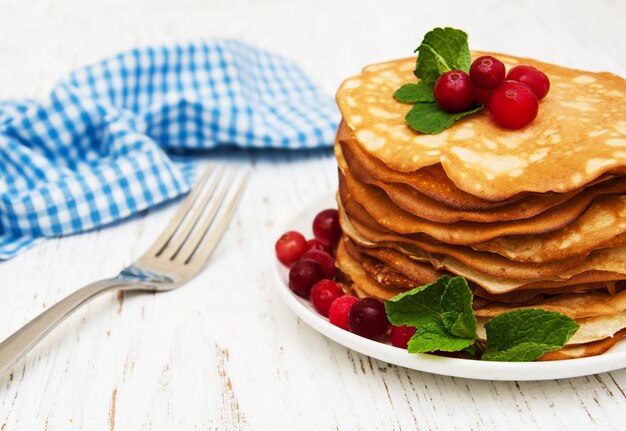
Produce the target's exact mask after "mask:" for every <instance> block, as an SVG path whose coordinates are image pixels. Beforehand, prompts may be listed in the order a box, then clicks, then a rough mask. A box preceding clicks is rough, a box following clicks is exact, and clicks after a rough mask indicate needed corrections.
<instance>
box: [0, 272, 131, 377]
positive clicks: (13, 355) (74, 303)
mask: <svg viewBox="0 0 626 431" xmlns="http://www.w3.org/2000/svg"><path fill="white" fill-rule="evenodd" d="M129 284H130V283H129V282H128V281H124V280H120V279H116V278H112V279H107V280H100V281H96V282H94V283H91V284H88V285H87V286H85V287H83V288H81V289H79V290H77V291H76V292H74V293H72V294H71V295H69V296H67V297H65V298H64V299H62V300H61V301H59V302H57V303H56V304H54V305H53V306H52V307H50V308H48V309H47V310H46V311H44V312H43V313H41V314H40V315H39V316H37V317H35V318H34V319H33V320H31V321H30V322H28V323H27V324H26V325H24V326H23V327H22V328H20V329H19V330H17V331H16V332H15V333H14V334H13V335H11V336H10V337H9V338H7V339H6V340H4V341H3V342H2V343H0V376H1V375H3V374H4V373H5V372H6V371H8V370H9V369H11V368H12V367H13V365H15V363H16V362H17V361H19V360H20V358H21V357H22V356H24V355H25V354H26V353H28V352H29V351H30V350H31V349H32V348H33V347H34V346H35V345H36V344H37V343H38V342H39V341H41V339H42V338H43V337H44V336H45V335H46V334H48V333H49V332H50V331H52V330H53V329H54V328H55V327H56V326H57V325H58V324H59V323H61V322H62V321H63V320H65V318H66V317H67V316H69V315H70V314H72V313H73V312H74V311H75V310H77V309H78V308H79V307H80V306H81V305H83V304H86V303H87V302H89V301H90V300H92V299H93V298H95V297H96V296H98V295H100V294H102V293H104V292H108V291H111V290H118V289H124V288H127V287H128V286H129Z"/></svg>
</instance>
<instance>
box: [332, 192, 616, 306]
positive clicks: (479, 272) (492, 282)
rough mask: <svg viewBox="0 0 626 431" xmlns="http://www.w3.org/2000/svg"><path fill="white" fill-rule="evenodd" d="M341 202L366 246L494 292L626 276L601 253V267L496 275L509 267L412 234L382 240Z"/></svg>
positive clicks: (347, 227)
mask: <svg viewBox="0 0 626 431" xmlns="http://www.w3.org/2000/svg"><path fill="white" fill-rule="evenodd" d="M339 206H340V212H339V215H340V217H339V220H340V223H341V227H342V229H343V231H344V233H345V234H346V235H347V236H349V237H350V239H351V240H353V241H354V242H355V243H356V244H358V245H359V246H362V247H365V248H380V247H387V248H390V249H393V250H396V251H398V252H400V253H403V254H405V255H407V256H409V257H410V258H412V259H415V260H418V261H422V262H426V261H427V262H430V263H431V265H432V266H433V267H434V268H435V269H438V270H446V271H449V272H450V273H452V274H456V275H460V276H462V277H464V278H466V279H468V280H470V281H473V282H474V283H476V284H478V285H479V286H481V287H482V288H484V289H485V290H486V291H487V292H489V293H491V294H502V293H507V292H512V291H514V290H518V289H540V290H542V291H549V290H550V289H557V288H562V287H564V286H574V285H583V284H593V283H611V282H612V281H620V280H625V279H626V275H625V274H624V271H625V266H624V265H623V262H621V261H620V260H619V256H617V257H614V258H612V259H609V260H610V262H609V263H608V265H609V266H610V267H611V268H616V269H618V270H619V271H621V272H613V271H609V270H606V269H604V268H606V267H604V264H605V263H606V262H604V260H605V258H606V256H599V257H598V258H597V259H596V261H597V262H595V263H597V265H598V267H599V268H600V269H587V268H583V269H580V268H577V269H578V271H576V270H574V271H572V272H571V273H570V274H567V273H559V274H558V275H557V276H555V277H551V278H550V277H542V278H532V277H531V278H528V279H514V278H506V277H503V276H501V275H492V274H490V272H498V271H502V270H506V269H507V268H495V269H494V268H493V267H491V266H488V265H485V264H482V265H481V263H480V261H479V263H476V262H473V263H474V265H476V266H478V268H480V269H477V268H474V267H472V266H469V265H467V264H466V263H464V262H461V261H459V260H458V259H456V258H454V257H451V256H447V255H442V254H435V253H429V252H427V251H424V250H422V249H421V248H420V247H419V246H417V245H415V244H416V243H418V241H416V240H412V239H410V238H401V241H395V238H396V237H393V236H391V237H389V238H388V239H389V241H381V239H383V238H385V237H381V236H377V235H378V234H377V233H373V234H372V233H371V231H370V230H368V228H367V227H365V226H363V225H359V223H358V222H356V221H351V220H349V219H348V217H347V216H346V213H345V211H343V208H342V206H341V201H339ZM355 226H359V228H358V229H357V228H356V227H355ZM363 232H366V234H367V233H369V234H370V237H375V240H371V239H370V238H368V237H365V236H364V235H363ZM410 242H413V244H411V243H410ZM420 244H421V243H420ZM440 246H441V247H445V244H442V245H440ZM600 251H601V250H600ZM607 267H608V266H607ZM484 271H487V272H484ZM579 271H580V272H579Z"/></svg>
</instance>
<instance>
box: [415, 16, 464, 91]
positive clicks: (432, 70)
mask: <svg viewBox="0 0 626 431" xmlns="http://www.w3.org/2000/svg"><path fill="white" fill-rule="evenodd" d="M415 51H416V52H419V55H418V57H417V63H416V64H415V71H414V73H415V76H417V77H418V78H419V79H420V80H421V81H423V82H424V84H425V85H426V86H428V87H431V88H432V87H434V86H435V82H437V79H438V78H439V77H440V76H441V75H442V74H443V73H445V72H447V71H449V70H456V69H460V70H464V71H465V72H469V68H470V65H471V63H472V59H471V56H470V51H469V45H468V42H467V33H465V32H464V31H462V30H457V29H454V28H451V27H446V28H435V29H433V30H431V31H429V32H428V33H426V35H425V36H424V39H423V40H422V43H421V44H420V46H418V47H417V49H416V50H415Z"/></svg>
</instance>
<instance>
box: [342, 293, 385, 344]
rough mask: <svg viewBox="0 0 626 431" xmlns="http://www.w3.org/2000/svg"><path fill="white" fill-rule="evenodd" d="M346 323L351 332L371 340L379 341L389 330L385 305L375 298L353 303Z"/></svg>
mask: <svg viewBox="0 0 626 431" xmlns="http://www.w3.org/2000/svg"><path fill="white" fill-rule="evenodd" d="M348 322H349V324H350V330H351V331H352V332H354V333H355V334H357V335H360V336H361V337H365V338H369V339H371V340H379V339H380V338H382V337H383V335H385V334H386V333H387V329H389V319H388V318H387V311H386V310H385V305H384V304H383V303H382V302H381V301H379V300H378V299H376V298H362V299H359V300H358V301H357V302H355V303H354V305H353V306H352V308H351V309H350V314H349V315H348Z"/></svg>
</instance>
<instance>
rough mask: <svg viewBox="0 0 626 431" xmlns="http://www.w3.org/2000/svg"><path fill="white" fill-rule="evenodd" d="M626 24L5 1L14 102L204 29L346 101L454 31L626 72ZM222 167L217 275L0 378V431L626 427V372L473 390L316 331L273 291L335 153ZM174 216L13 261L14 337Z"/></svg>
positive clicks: (618, 10)
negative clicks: (274, 57) (284, 233)
mask: <svg viewBox="0 0 626 431" xmlns="http://www.w3.org/2000/svg"><path fill="white" fill-rule="evenodd" d="M175 3H176V4H175ZM384 3H390V4H384ZM625 20H626V3H624V2H621V1H619V0H615V1H609V0H605V1H597V2H591V1H586V0H582V1H572V0H562V1H553V2H550V1H545V0H539V1H525V2H517V3H515V6H509V5H508V4H507V3H505V2H501V1H497V0H494V1H473V2H458V3H453V2H451V1H437V2H426V1H420V2H417V1H410V0H407V1H394V2H375V1H370V0H361V1H344V2H335V1H332V0H317V1H289V0H266V1H253V0H213V1H204V2H203V1H200V0H198V1H196V0H182V1H179V2H168V1H165V0H151V1H149V0H142V1H134V2H125V1H122V0H115V1H111V0H109V1H105V0H100V1H90V2H72V1H70V0H66V1H61V0H58V1H55V0H44V1H35V0H33V1H30V2H22V1H18V0H15V1H7V0H2V1H0V98H21V97H41V96H42V95H44V94H45V93H46V92H47V91H48V90H49V89H50V87H51V86H52V85H53V83H54V82H55V81H56V80H57V79H59V78H60V77H61V76H62V75H63V74H65V73H66V72H68V71H69V70H71V69H72V68H74V67H77V66H80V65H83V64H86V63H88V62H93V61H96V60H98V59H100V58H102V57H104V56H107V55H111V54H114V53H116V52H117V51H119V50H122V49H126V48H130V47H134V46H136V45H142V44H149V43H158V42H163V41H170V40H180V39H189V38H197V37H204V36H229V37H237V38H241V39H244V40H247V41H249V42H253V43H256V44H258V45H259V46H262V47H265V48H268V49H271V50H274V51H277V52H280V53H283V54H286V55H288V56H290V57H292V58H294V59H295V60H297V61H298V62H299V63H300V64H301V65H302V66H303V67H304V68H305V69H306V70H307V71H308V72H309V74H310V75H311V76H312V77H313V78H314V79H315V80H316V81H317V82H318V83H319V84H320V85H321V86H322V87H323V88H324V89H325V90H326V91H328V92H329V93H332V92H334V91H335V89H336V88H337V86H338V85H339V83H340V82H341V80H342V79H343V78H344V77H347V76H349V75H350V74H354V73H356V72H357V71H358V70H359V69H360V68H361V67H362V66H363V65H365V64H367V63H371V62H376V61H380V60H384V59H391V58H394V57H400V56H407V55H411V53H412V51H413V49H414V48H415V46H417V44H418V43H419V41H420V40H421V37H422V35H423V34H424V33H425V32H426V31H427V30H429V29H430V28H432V27H435V26H441V25H450V26H454V27H458V28H463V29H465V30H466V31H467V32H468V33H469V35H470V46H471V47H473V48H475V49H483V50H491V51H500V52H508V53H511V54H516V55H522V56H524V55H526V56H532V57H536V58H538V59H541V60H545V61H550V62H556V63H560V64H563V65H567V66H572V67H578V68H583V69H591V70H610V71H613V72H615V73H618V74H620V75H622V76H626V49H625V48H624V45H623V41H624V38H625V36H626V33H625V30H624V22H625ZM207 157H208V158H211V159H220V160H223V161H225V162H227V163H232V164H237V165H244V166H248V167H249V168H250V169H251V170H252V181H251V184H250V187H249V188H248V190H247V192H246V194H245V196H244V198H243V201H242V202H241V205H240V208H239V211H238V213H237V215H236V218H235V219H234V220H233V223H232V224H231V226H230V228H229V230H228V231H227V233H226V236H225V238H224V240H223V241H222V243H221V244H220V246H219V248H218V249H217V251H216V253H215V255H214V257H213V259H212V263H211V265H210V266H209V268H208V269H207V270H206V271H205V272H204V273H203V274H202V275H201V276H200V277H198V278H197V279H196V280H194V281H193V282H191V283H189V284H188V285H187V286H185V287H184V288H181V289H179V290H176V291H173V292H170V293H164V294H159V295H150V294H142V295H139V294H136V295H130V294H128V295H126V296H125V297H124V296H105V297H102V298H99V299H97V300H95V301H94V302H93V303H91V304H89V305H88V306H87V307H85V308H84V309H81V310H80V311H79V312H78V313H76V314H75V315H74V316H73V317H71V318H70V319H68V320H67V321H66V322H65V323H64V324H63V325H62V326H61V327H59V328H58V329H57V330H55V331H54V332H53V333H52V334H51V335H50V336H48V337H47V338H46V339H45V340H44V341H43V342H42V343H41V344H40V345H39V346H38V347H37V348H35V350H33V351H32V352H31V353H30V354H29V355H28V356H27V357H26V359H25V360H22V361H21V362H19V363H18V365H17V366H16V367H15V370H14V372H13V373H12V374H11V375H10V376H5V377H1V378H0V430H2V431H5V430H73V429H85V430H101V429H111V430H113V429H116V430H144V429H146V430H148V429H158V430H172V429H198V430H205V429H219V430H224V429H252V430H270V429H271V430H283V429H307V430H326V429H342V430H350V429H381V430H390V429H398V430H399V429H403V430H410V429H420V430H425V429H436V430H448V429H451V428H452V427H453V426H456V427H458V428H459V429H481V430H483V429H504V428H505V427H506V428H508V429H524V430H527V429H550V430H557V429H563V430H578V429H593V428H596V429H602V430H605V429H623V426H624V420H625V418H626V413H625V412H626V395H625V391H626V370H619V371H615V372H612V373H606V374H601V375H595V376H589V377H583V378H576V379H569V380H557V381H547V382H519V383H515V382H489V381H473V380H464V379H458V378H449V377H442V376H436V375H429V374H425V373H421V372H416V371H410V370H406V369H403V368H400V367H396V366H392V365H389V364H386V363H383V362H379V361H376V360H373V359H370V358H368V357H366V356H363V355H360V354H357V353H354V352H352V351H349V350H347V349H346V348H344V347H342V346H340V345H337V344H335V343H333V342H331V341H329V340H327V339H326V338H324V337H323V336H322V335H320V334H318V333H317V332H315V331H313V330H312V329H310V328H309V327H308V326H306V325H305V324H304V323H303V322H301V321H300V320H299V319H297V318H296V317H295V316H294V315H293V314H292V313H291V312H290V311H289V310H288V309H287V307H286V306H285V305H284V304H283V303H282V302H281V301H279V300H278V298H277V297H276V295H275V291H274V288H275V286H273V281H272V280H273V279H272V274H271V268H272V265H273V264H274V255H273V245H274V241H275V239H276V237H277V235H278V234H279V233H280V232H279V230H280V227H281V226H282V225H283V224H284V223H286V222H287V221H288V220H289V219H290V217H291V216H292V215H293V214H294V212H295V211H296V210H298V209H299V208H301V207H302V206H303V205H305V204H307V203H308V202H309V201H310V200H312V199H313V198H315V197H317V196H319V195H321V194H330V193H332V192H333V191H334V189H335V188H336V185H337V182H336V170H335V169H336V168H335V163H334V160H333V158H332V155H331V153H330V152H329V151H318V152H311V153H297V154H296V153H285V152H268V153H258V152H256V153H255V152H244V151H241V152H239V151H229V152H218V153H213V154H210V155H208V156H207ZM175 207H176V205H170V206H166V207H164V208H161V209H159V210H155V211H150V212H149V213H147V214H144V215H142V216H141V217H136V218H134V219H133V220H130V221H127V222H124V223H120V224H117V225H116V226H113V227H108V228H106V229H101V230H98V231H95V232H90V233H85V234H82V235H76V236H72V237H68V238H62V239H54V240H49V241H46V242H44V243H42V244H40V245H38V246H37V247H35V248H33V249H31V250H29V251H27V252H25V253H23V254H22V255H20V256H19V257H17V258H15V259H13V260H10V261H8V262H4V263H0V338H4V337H6V336H7V335H9V334H10V333H12V332H13V331H14V330H16V329H18V328H19V327H20V326H21V325H23V324H24V323H26V322H27V321H28V320H29V319H30V318H31V317H33V316H34V315H36V314H37V313H39V312H40V311H42V310H44V309H45V308H47V307H49V306H50V305H51V304H53V303H54V302H56V301H58V300H59V299H61V298H62V297H64V296H65V295H67V294H68V293H70V292H72V291H74V290H75V289H77V288H79V287H80V286H82V285H83V284H85V283H87V282H90V281H92V280H95V279H97V278H102V277H106V276H111V275H114V274H116V272H117V271H118V270H119V269H120V268H122V267H123V266H124V265H126V264H128V263H129V262H131V261H132V260H133V259H134V258H135V257H137V256H139V255H140V254H141V253H142V252H143V250H144V249H145V247H146V246H147V245H148V244H149V243H150V242H151V241H152V239H153V238H155V237H156V235H157V234H158V232H159V231H160V230H161V229H162V227H163V226H164V225H165V224H166V223H167V221H168V219H169V217H171V216H172V211H173V210H174V209H175ZM625 365H626V364H625Z"/></svg>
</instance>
